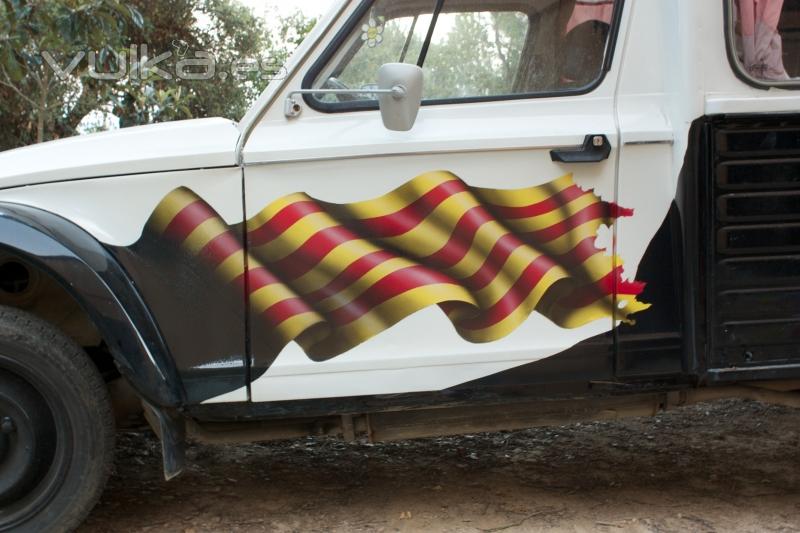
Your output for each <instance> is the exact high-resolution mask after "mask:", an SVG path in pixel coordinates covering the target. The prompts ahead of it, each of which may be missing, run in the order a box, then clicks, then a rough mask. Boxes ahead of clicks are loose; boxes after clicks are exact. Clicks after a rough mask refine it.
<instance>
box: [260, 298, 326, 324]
mask: <svg viewBox="0 0 800 533" xmlns="http://www.w3.org/2000/svg"><path fill="white" fill-rule="evenodd" d="M309 311H313V309H311V308H310V307H309V306H308V305H307V304H306V303H305V302H304V301H303V300H302V299H300V298H287V299H286V300H281V301H280V302H278V303H276V304H274V305H271V306H270V307H268V308H267V309H265V310H264V312H263V313H261V315H262V316H263V317H264V318H266V319H267V321H268V322H269V323H270V324H271V325H272V326H273V327H277V326H278V325H279V324H281V323H282V322H284V321H286V320H288V319H289V318H292V317H293V316H296V315H301V314H303V313H308V312H309Z"/></svg>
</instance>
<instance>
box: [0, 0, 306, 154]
mask: <svg viewBox="0 0 800 533" xmlns="http://www.w3.org/2000/svg"><path fill="white" fill-rule="evenodd" d="M315 22H316V21H315V20H314V19H310V18H307V17H304V16H303V15H302V14H300V13H295V14H294V15H291V16H289V17H286V18H284V19H281V20H280V21H279V24H278V26H277V29H276V30H274V31H272V32H269V31H268V30H267V28H266V27H265V25H264V23H263V21H262V20H261V19H259V18H257V17H255V16H254V15H253V13H252V12H251V10H250V9H248V8H247V7H245V6H243V5H242V4H240V3H239V2H238V0H59V1H58V2H51V1H47V0H0V44H2V47H1V48H0V123H2V125H3V128H1V129H0V150H3V149H8V148H13V147H16V146H23V145H26V144H31V143H34V142H41V141H44V140H50V139H57V138H61V137H65V136H69V135H75V134H76V133H77V129H78V126H79V124H81V121H82V120H84V119H85V118H86V117H87V116H101V117H102V116H105V117H113V118H114V120H117V121H118V122H119V125H120V126H121V127H127V126H133V125H139V124H150V123H153V122H163V121H169V120H177V119H182V118H199V117H209V116H222V117H228V118H232V119H238V118H241V117H242V116H243V115H244V113H245V111H246V110H247V108H248V107H249V105H250V104H251V103H252V102H253V101H254V100H255V98H256V97H257V96H258V95H259V94H260V92H261V91H262V90H263V89H264V87H266V85H267V83H269V81H270V79H271V78H272V77H273V76H274V75H275V74H276V72H278V73H279V72H280V68H279V67H280V66H281V65H282V63H283V62H284V61H285V60H286V58H287V57H288V55H289V53H290V51H291V50H292V49H293V48H294V47H295V46H296V45H297V44H299V43H300V42H301V41H302V39H303V38H304V37H305V36H306V35H307V34H308V32H309V31H310V30H311V28H312V27H313V25H314V23H315ZM141 45H146V48H147V54H148V57H149V58H153V57H156V56H158V55H160V54H165V53H169V55H170V57H169V58H168V59H167V60H166V61H164V62H161V63H159V64H158V67H159V68H160V69H162V71H164V72H166V73H167V74H168V75H166V76H164V75H162V74H161V73H160V72H159V71H157V70H155V69H150V70H149V72H145V71H146V70H147V69H145V68H143V67H144V66H145V65H144V63H145V62H144V58H142V57H139V56H140V55H141V52H142V51H143V48H142V46H141ZM132 49H133V50H134V51H135V52H136V55H135V56H134V55H133V54H132V53H131V50H132ZM81 52H83V54H84V55H83V56H81V58H80V60H79V61H78V62H77V63H76V64H75V65H74V66H75V69H74V70H72V71H71V72H69V73H68V75H65V76H58V75H57V74H56V72H57V70H55V69H54V68H53V67H54V66H55V67H56V68H58V69H62V70H69V69H68V67H69V66H70V65H71V62H72V61H73V59H74V58H76V57H78V56H76V55H75V54H79V53H81ZM47 53H50V54H51V55H50V56H49V57H51V59H52V61H50V62H48V60H47V57H48V56H47ZM203 53H209V54H211V55H212V56H213V58H214V61H213V63H214V76H213V78H211V79H208V80H200V79H193V80H187V79H180V78H179V77H177V76H175V73H176V66H177V65H178V62H180V61H182V60H186V59H194V58H196V54H201V55H202V54H203ZM90 58H92V60H93V62H94V67H95V68H94V71H95V72H99V73H101V74H105V75H107V76H106V77H107V78H114V79H96V78H97V77H96V76H95V77H92V76H88V75H87V74H88V73H89V72H90V70H91V65H90V63H89V59H90ZM253 61H255V62H256V64H255V65H254V64H253ZM256 67H257V68H256ZM113 73H124V75H122V76H120V77H119V78H118V79H117V78H115V77H114V76H113ZM103 127H104V121H103V120H99V121H98V125H97V128H98V129H102V128H103Z"/></svg>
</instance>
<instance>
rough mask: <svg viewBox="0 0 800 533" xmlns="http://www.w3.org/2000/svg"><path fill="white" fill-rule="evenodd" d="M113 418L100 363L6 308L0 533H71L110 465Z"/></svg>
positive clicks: (1, 357) (0, 387) (0, 388)
mask: <svg viewBox="0 0 800 533" xmlns="http://www.w3.org/2000/svg"><path fill="white" fill-rule="evenodd" d="M113 452H114V419H113V416H112V411H111V402H110V400H109V397H108V390H107V389H106V386H105V383H104V382H103V379H102V378H101V376H100V374H99V372H98V371H97V368H95V366H94V364H93V363H92V361H91V360H90V359H89V357H88V355H86V352H84V351H83V350H82V349H81V348H80V347H79V346H78V345H77V344H75V343H74V342H73V341H72V340H71V339H69V338H68V337H66V336H65V335H64V334H62V333H61V332H60V331H58V330H57V329H56V328H55V327H53V326H52V325H50V324H48V323H46V322H44V321H42V320H40V319H38V318H36V317H35V316H33V315H30V314H28V313H25V312H22V311H19V310H17V309H13V308H8V307H4V306H0V531H23V532H26V531H37V532H38V531H52V532H61V531H72V530H73V529H75V528H76V527H77V526H78V525H79V524H80V523H81V522H82V521H83V519H84V518H86V515H87V514H88V513H89V511H91V509H92V507H94V505H95V503H96V502H97V500H98V499H99V497H100V494H101V493H102V490H103V487H104V486H105V483H106V480H107V479H108V475H109V472H110V470H111V465H112V460H113Z"/></svg>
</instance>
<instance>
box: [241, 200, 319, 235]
mask: <svg viewBox="0 0 800 533" xmlns="http://www.w3.org/2000/svg"><path fill="white" fill-rule="evenodd" d="M320 212H322V208H321V207H320V206H319V205H317V203H315V202H313V201H312V200H302V201H299V202H294V203H292V204H289V205H287V206H286V207H284V208H283V209H281V210H280V211H278V212H277V213H276V214H275V215H273V216H272V218H270V219H269V220H268V221H266V222H265V223H264V224H262V225H261V226H259V227H258V228H256V229H254V230H251V231H249V232H248V233H247V238H248V239H249V240H250V243H251V244H252V245H253V246H261V245H263V244H266V243H268V242H270V241H272V240H274V239H275V238H276V237H279V236H280V235H281V234H283V232H285V231H286V230H287V229H289V228H290V227H291V226H292V225H293V224H294V223H295V222H297V221H298V220H300V219H301V218H303V217H305V216H308V215H310V214H312V213H320Z"/></svg>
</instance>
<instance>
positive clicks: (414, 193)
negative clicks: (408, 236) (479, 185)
mask: <svg viewBox="0 0 800 533" xmlns="http://www.w3.org/2000/svg"><path fill="white" fill-rule="evenodd" d="M448 181H458V182H459V183H462V184H463V182H462V181H461V180H460V179H459V178H458V177H457V176H456V175H454V174H452V173H450V172H444V171H437V172H428V173H425V174H421V175H419V176H417V177H416V178H414V179H413V180H411V181H409V182H407V183H406V184H404V185H401V186H400V187H398V188H397V189H395V190H393V191H391V192H389V193H387V194H385V195H383V196H380V197H378V198H374V199H371V200H365V201H363V202H354V203H351V204H336V205H332V204H327V205H330V207H331V208H332V209H333V210H335V213H336V214H337V215H338V214H340V213H341V215H342V216H343V217H347V218H349V219H359V220H361V219H365V218H375V217H382V216H387V215H392V214H394V213H397V212H398V211H400V210H401V209H403V208H405V207H408V205H410V204H412V203H414V202H415V201H416V200H418V199H420V198H421V197H423V196H425V195H426V194H427V193H428V192H430V191H431V190H433V189H434V188H436V187H438V186H439V185H441V184H443V183H446V182H448ZM463 186H464V188H465V189H467V188H468V187H467V185H465V184H464V185H463Z"/></svg>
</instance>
